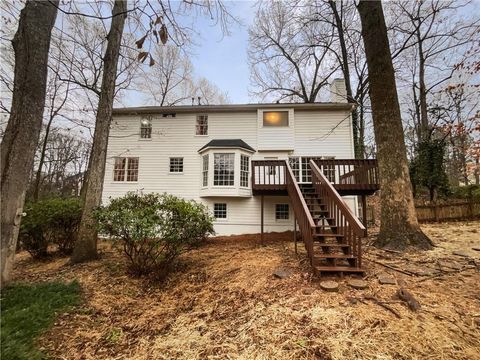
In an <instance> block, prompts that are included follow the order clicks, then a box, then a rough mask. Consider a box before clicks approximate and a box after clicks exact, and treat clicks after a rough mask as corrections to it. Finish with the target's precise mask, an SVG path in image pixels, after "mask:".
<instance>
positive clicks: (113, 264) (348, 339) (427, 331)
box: [15, 222, 480, 359]
mask: <svg viewBox="0 0 480 360" xmlns="http://www.w3.org/2000/svg"><path fill="white" fill-rule="evenodd" d="M478 228H480V222H476V223H469V224H467V223H450V224H442V225H427V226H426V227H425V231H426V232H427V233H428V234H430V235H431V236H432V238H433V239H434V241H435V243H436V244H437V245H438V247H436V248H435V249H434V250H433V251H429V252H424V253H412V254H409V253H408V254H396V253H388V252H384V251H381V250H374V249H373V248H369V249H368V253H367V257H368V258H370V259H374V260H376V261H378V262H383V263H389V264H393V266H395V267H398V268H402V269H414V268H417V269H418V268H420V269H421V270H424V274H423V275H425V274H428V275H427V276H417V275H412V276H409V275H406V274H403V273H399V272H396V271H393V270H391V269H388V268H385V267H383V266H381V265H379V264H375V263H372V262H368V261H365V265H366V268H367V274H366V278H367V281H368V283H369V289H367V290H354V289H351V288H349V287H348V286H347V285H346V281H347V280H348V278H345V279H343V280H341V279H339V281H340V282H341V286H340V291H339V292H338V293H326V292H324V291H322V290H320V288H319V286H318V279H314V278H313V277H312V275H311V272H310V270H309V267H308V265H307V263H306V261H305V260H304V254H303V252H302V253H300V254H299V255H298V256H296V255H295V253H294V251H293V243H292V242H291V241H290V240H291V237H292V235H291V233H290V234H289V233H286V234H269V235H268V236H267V243H266V246H259V239H258V236H255V235H251V236H249V235H245V236H236V237H223V238H217V239H212V240H210V241H209V242H208V243H207V244H206V245H205V246H203V247H202V248H200V249H197V250H195V251H192V252H191V253H189V254H185V255H184V256H183V257H182V265H181V267H180V268H179V269H178V271H177V272H175V273H174V274H172V276H171V277H170V278H169V280H168V281H167V282H165V283H163V284H157V283H154V282H151V281H149V280H147V279H138V278H131V277H129V276H128V275H127V274H126V263H125V260H124V258H123V257H122V256H121V255H119V254H118V253H117V252H116V251H114V250H112V249H111V248H110V246H109V245H108V244H106V243H104V244H102V246H101V249H102V256H101V259H100V260H98V261H93V262H91V263H87V264H81V265H75V266H70V265H68V264H67V262H68V259H66V258H55V259H53V260H51V261H49V262H43V263H40V262H34V261H32V260H31V259H30V258H29V257H28V255H26V254H20V256H19V257H18V261H17V265H16V270H15V276H16V278H17V280H22V281H46V280H53V279H61V280H73V279H78V281H79V282H80V283H81V285H82V288H83V290H84V304H83V306H81V307H80V308H78V309H76V310H75V311H73V312H70V313H66V314H60V316H59V317H58V320H57V322H56V323H55V325H54V327H53V328H52V329H51V330H50V331H49V332H48V333H46V334H45V335H44V336H43V337H42V339H41V341H40V345H41V346H42V347H43V348H45V349H46V351H47V352H49V353H50V354H51V355H52V356H53V357H54V358H61V359H346V358H348V359H350V358H356V359H480V355H479V350H480V343H479V339H480V327H479V322H480V291H479V285H478V284H479V283H480V274H479V272H478V270H476V269H475V268H474V267H473V265H472V263H471V259H469V258H464V257H459V256H455V255H452V251H455V250H464V251H472V253H471V256H472V257H473V258H476V259H477V262H478V261H479V260H478V259H479V257H480V254H479V253H478V252H476V253H475V252H474V251H473V250H471V247H472V246H474V245H480V244H479V242H480V240H479V234H478V233H476V232H474V230H475V229H478ZM299 245H300V246H299V248H300V249H301V244H299ZM439 261H440V262H441V264H443V265H445V263H442V262H447V263H448V262H450V263H452V262H454V263H456V264H459V265H460V266H461V267H458V266H456V269H452V268H449V269H447V268H445V267H443V268H442V267H441V266H439V265H438V263H439ZM279 267H281V268H284V269H288V270H290V271H292V275H291V276H290V277H288V278H287V279H282V280H280V279H275V278H274V277H273V276H272V273H273V271H274V270H275V269H277V268H279ZM428 269H433V270H436V271H438V272H435V271H433V270H432V271H430V272H429V271H425V270H428ZM384 272H387V273H389V274H392V275H393V276H395V278H396V279H397V281H398V282H399V283H400V284H401V285H402V286H403V287H404V288H405V289H408V291H410V292H411V293H412V294H414V296H415V297H416V299H417V300H418V301H419V302H420V304H421V309H420V310H418V311H417V312H412V311H411V310H409V309H408V307H407V306H406V305H405V304H403V303H402V302H401V301H400V300H398V299H396V298H395V296H394V295H395V293H396V291H397V290H398V288H399V286H397V285H380V284H378V280H377V278H376V276H377V275H378V274H380V273H384ZM306 289H308V291H306ZM372 297H373V298H375V299H376V300H378V301H380V302H382V303H384V304H387V305H388V307H391V308H392V309H394V310H395V311H396V312H398V313H399V315H400V316H401V318H400V319H397V318H396V317H395V316H394V314H392V313H391V312H389V311H387V310H386V309H385V308H384V307H381V306H379V305H378V304H377V303H376V302H375V301H369V300H368V299H369V298H372ZM365 299H367V300H365Z"/></svg>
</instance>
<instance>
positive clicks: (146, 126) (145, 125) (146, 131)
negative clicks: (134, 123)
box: [140, 118, 152, 139]
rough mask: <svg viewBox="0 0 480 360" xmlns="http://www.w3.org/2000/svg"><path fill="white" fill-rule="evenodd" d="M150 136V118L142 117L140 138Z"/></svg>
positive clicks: (148, 137)
mask: <svg viewBox="0 0 480 360" xmlns="http://www.w3.org/2000/svg"><path fill="white" fill-rule="evenodd" d="M151 138H152V120H151V119H147V118H144V119H142V120H140V139H151Z"/></svg>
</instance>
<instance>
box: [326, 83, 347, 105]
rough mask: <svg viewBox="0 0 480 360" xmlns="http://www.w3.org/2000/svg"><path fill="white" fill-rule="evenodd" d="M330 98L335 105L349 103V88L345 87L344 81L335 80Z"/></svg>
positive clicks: (331, 86) (331, 85)
mask: <svg viewBox="0 0 480 360" xmlns="http://www.w3.org/2000/svg"><path fill="white" fill-rule="evenodd" d="M330 96H331V99H332V102H334V103H346V102H348V101H347V88H346V87H345V80H344V79H340V78H337V79H334V80H333V81H332V83H331V84H330Z"/></svg>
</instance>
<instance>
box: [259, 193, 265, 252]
mask: <svg viewBox="0 0 480 360" xmlns="http://www.w3.org/2000/svg"><path fill="white" fill-rule="evenodd" d="M260 199H261V210H260V212H261V214H260V232H261V235H260V242H261V243H262V246H263V245H265V243H264V236H263V225H264V209H265V201H264V200H265V199H264V196H263V195H262V196H261V197H260Z"/></svg>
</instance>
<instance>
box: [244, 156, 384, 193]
mask: <svg viewBox="0 0 480 360" xmlns="http://www.w3.org/2000/svg"><path fill="white" fill-rule="evenodd" d="M313 161H314V162H315V164H316V165H317V167H318V168H319V169H320V171H321V172H322V173H323V174H324V175H325V177H326V178H327V179H328V181H330V183H332V184H333V186H334V187H335V189H337V190H338V191H340V192H341V193H342V194H343V195H346V194H349V195H352V194H356V193H358V194H361V193H364V192H366V193H373V192H375V191H376V190H378V189H379V185H378V184H379V178H378V167H377V161H376V160H357V159H332V160H320V159H313ZM296 171H297V173H295V172H294V170H292V172H293V175H296V177H295V178H296V180H297V181H299V182H304V183H310V182H311V169H310V166H308V169H305V170H304V171H302V173H301V174H300V171H299V170H298V169H297V170H296ZM286 175H287V163H286V161H285V160H254V161H252V189H254V190H286V185H287V182H286ZM300 177H301V178H300Z"/></svg>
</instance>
